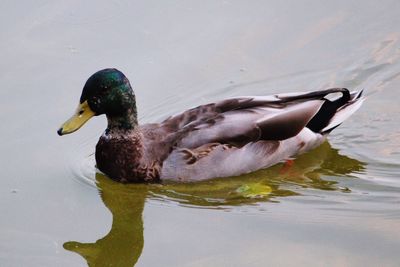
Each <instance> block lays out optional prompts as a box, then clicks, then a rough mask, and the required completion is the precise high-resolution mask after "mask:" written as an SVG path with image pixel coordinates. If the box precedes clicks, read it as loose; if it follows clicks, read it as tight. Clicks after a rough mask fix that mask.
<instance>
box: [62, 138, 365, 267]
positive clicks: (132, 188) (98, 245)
mask: <svg viewBox="0 0 400 267" xmlns="http://www.w3.org/2000/svg"><path fill="white" fill-rule="evenodd" d="M364 165H365V164H364V163H362V162H360V161H358V160H355V159H352V158H349V157H347V156H343V155H340V154H339V153H338V150H337V149H334V148H332V147H331V146H330V144H329V143H328V142H325V143H324V144H323V145H321V146H320V147H318V148H317V149H315V150H313V151H311V152H309V153H306V154H304V155H301V156H300V157H298V158H297V159H296V160H294V161H293V162H291V164H288V163H286V164H279V165H276V166H274V167H271V168H268V169H265V170H260V171H258V172H254V173H251V174H247V175H243V176H240V177H232V178H217V179H212V180H208V181H202V182H196V183H176V182H168V181H164V182H163V184H150V185H146V184H129V185H125V184H120V183H116V182H114V181H112V180H111V179H108V178H107V177H104V176H103V175H102V174H99V173H98V174H96V180H97V186H98V190H99V192H100V195H101V199H102V200H103V202H104V204H105V206H106V207H107V208H108V209H109V210H110V211H111V213H112V216H113V223H112V226H111V230H110V232H109V233H108V234H107V235H106V236H104V237H103V238H101V239H99V240H97V241H96V242H95V243H80V242H76V241H70V242H66V243H64V248H65V249H67V250H70V251H73V252H76V253H78V254H80V255H81V256H82V257H83V258H85V260H86V261H87V263H88V265H89V266H96V267H97V266H134V265H135V264H136V262H137V261H138V259H139V257H140V255H141V253H142V250H143V244H144V237H143V219H142V214H143V209H144V203H145V201H146V199H148V198H150V199H165V198H167V199H168V200H172V201H176V202H178V203H180V204H181V205H184V206H203V207H208V208H219V209H229V208H232V207H233V206H237V205H249V204H253V203H258V202H262V201H275V202H276V201H278V200H279V198H281V197H285V196H294V195H299V193H298V192H296V189H298V188H299V187H301V188H315V189H321V190H338V191H342V192H351V190H350V189H348V188H342V187H340V186H339V184H338V182H337V180H338V179H335V180H333V178H339V180H340V179H348V177H352V174H354V173H357V172H361V171H363V170H364V168H365V167H364ZM330 177H332V179H331V180H330V179H329V178H330Z"/></svg>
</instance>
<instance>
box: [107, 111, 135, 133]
mask: <svg viewBox="0 0 400 267" xmlns="http://www.w3.org/2000/svg"><path fill="white" fill-rule="evenodd" d="M107 121H108V125H107V130H106V132H126V131H129V132H130V131H134V130H136V128H137V126H138V121H137V111H136V107H133V108H129V109H128V110H126V111H125V112H124V113H123V114H122V115H108V114H107Z"/></svg>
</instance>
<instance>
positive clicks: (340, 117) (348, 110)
mask: <svg viewBox="0 0 400 267" xmlns="http://www.w3.org/2000/svg"><path fill="white" fill-rule="evenodd" d="M364 100H365V98H360V99H357V100H356V101H355V102H353V103H351V104H348V105H346V106H344V107H342V108H341V109H339V110H338V111H337V112H336V114H335V116H333V118H332V119H331V121H330V122H329V124H328V125H327V126H326V127H325V128H324V129H322V130H321V132H325V131H328V130H330V129H332V128H335V127H336V126H338V125H340V124H341V123H342V122H344V121H345V120H347V119H348V118H349V117H350V116H351V115H352V114H353V113H354V112H356V111H357V110H358V109H359V108H360V107H361V105H362V103H363V102H364Z"/></svg>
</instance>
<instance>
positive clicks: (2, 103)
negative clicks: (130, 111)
mask: <svg viewBox="0 0 400 267" xmlns="http://www.w3.org/2000/svg"><path fill="white" fill-rule="evenodd" d="M0 7H1V16H0V21H1V24H0V36H1V42H0V54H1V63H0V69H1V72H0V80H1V82H2V85H1V89H0V111H1V112H0V121H1V122H2V124H1V140H0V150H1V151H2V153H1V155H0V162H1V163H0V166H1V176H0V177H1V178H0V214H1V217H0V266H16V267H17V266H18V267H20V266H87V265H90V266H133V265H135V263H136V266H146V267H147V266H185V267H186V266H187V267H189V266H190V267H195V266H196V267H197V266H199V267H200V266H218V267H219V266H399V264H400V253H399V252H400V231H399V229H400V177H399V173H400V106H399V101H400V100H399V88H400V28H399V26H400V2H399V1H396V0H394V1H361V0H360V1H305V0H301V1H250V2H249V1H228V0H227V1H214V0H213V1H140V2H139V1H120V0H117V1H91V2H90V1H77V0H73V1H58V2H55V1H48V0H40V1H18V2H16V1H2V3H1V4H0ZM106 67H116V68H118V69H120V70H121V71H123V72H124V73H125V74H126V75H127V77H128V78H129V79H130V81H131V84H132V85H133V86H134V90H135V92H136V97H137V101H138V110H139V114H140V115H139V116H140V121H141V122H151V121H159V120H161V119H162V118H165V117H167V116H168V115H171V114H174V113H176V112H178V111H181V110H184V109H187V108H190V107H192V106H196V105H198V104H202V103H207V102H211V101H214V100H217V99H222V98H225V97H231V96H238V95H268V94H274V93H283V92H291V91H309V90H318V89H324V88H328V87H348V88H350V89H361V88H364V89H365V90H366V95H368V98H367V100H366V101H365V103H364V105H363V107H362V108H361V109H360V110H359V111H358V112H357V113H356V114H354V115H353V116H352V117H351V118H350V119H349V120H347V121H346V122H345V123H344V124H343V125H342V126H341V127H339V128H338V129H336V130H335V131H333V132H332V134H331V135H330V138H329V142H327V143H325V144H323V145H322V146H321V147H319V148H317V149H315V150H314V151H311V152H309V153H307V154H304V155H302V156H300V157H299V158H298V159H296V160H295V161H294V164H293V165H292V166H287V165H286V166H284V165H277V166H274V167H272V168H269V169H266V170H262V171H259V172H256V173H252V174H249V175H245V176H242V177H234V178H227V179H214V180H210V181H206V182H201V183H193V184H174V183H166V184H159V185H121V184H118V183H115V182H112V181H111V180H109V179H108V178H106V177H103V176H101V175H100V174H96V171H95V168H94V158H93V152H94V146H95V144H96V142H97V139H98V137H99V136H100V134H101V133H102V131H103V130H104V128H105V126H106V119H105V118H104V117H98V118H95V119H93V120H92V121H90V122H89V123H88V124H87V125H85V126H84V127H83V128H82V129H81V130H80V131H78V132H77V133H75V134H73V135H68V136H66V137H63V138H60V137H59V136H58V135H57V134H56V130H57V129H58V127H59V126H60V124H61V123H62V122H64V121H65V119H66V118H68V117H69V115H70V114H71V113H72V112H73V110H74V109H75V107H76V105H77V103H78V100H79V96H80V93H81V89H82V87H83V84H84V83H85V81H86V79H87V78H88V77H89V76H90V75H91V74H92V73H94V72H95V71H97V70H100V69H102V68H106Z"/></svg>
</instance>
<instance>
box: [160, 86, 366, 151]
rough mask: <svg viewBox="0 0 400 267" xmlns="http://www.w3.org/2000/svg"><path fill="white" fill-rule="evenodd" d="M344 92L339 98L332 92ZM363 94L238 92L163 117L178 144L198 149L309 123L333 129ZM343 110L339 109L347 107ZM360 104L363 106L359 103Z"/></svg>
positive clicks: (270, 136)
mask: <svg viewBox="0 0 400 267" xmlns="http://www.w3.org/2000/svg"><path fill="white" fill-rule="evenodd" d="M334 93H340V94H341V96H340V97H339V98H338V99H336V100H329V99H328V95H331V94H334ZM360 96H361V94H360V93H357V92H356V93H350V92H349V91H348V90H347V89H344V88H332V89H327V90H323V91H316V92H305V93H290V94H278V95H273V96H261V97H253V96H251V97H238V98H232V99H226V100H223V101H220V102H216V103H211V104H207V105H203V106H199V107H197V108H193V109H190V110H188V111H186V112H184V113H182V114H179V115H176V116H173V117H170V118H168V119H167V120H165V121H164V122H162V125H163V127H164V128H165V129H168V131H170V132H176V133H178V134H179V136H180V137H179V138H180V139H179V141H178V142H177V146H178V147H181V148H196V147H200V146H202V145H205V144H208V143H221V144H232V145H235V146H243V145H245V144H247V143H249V142H255V141H259V140H285V139H288V138H290V137H293V136H296V135H297V134H298V133H299V132H300V131H301V130H302V129H304V128H305V127H308V128H309V129H310V130H312V131H313V132H316V133H322V132H323V131H329V130H330V129H332V128H334V127H336V126H337V125H338V124H340V123H341V122H343V119H345V117H346V116H347V115H348V114H350V113H353V112H354V109H355V108H356V107H355V106H354V105H353V104H354V103H355V102H356V101H357V99H359V98H360ZM350 106H351V107H352V111H351V112H342V113H343V114H342V115H340V116H339V112H340V110H343V111H344V110H349V107H350ZM358 106H359V105H358Z"/></svg>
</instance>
